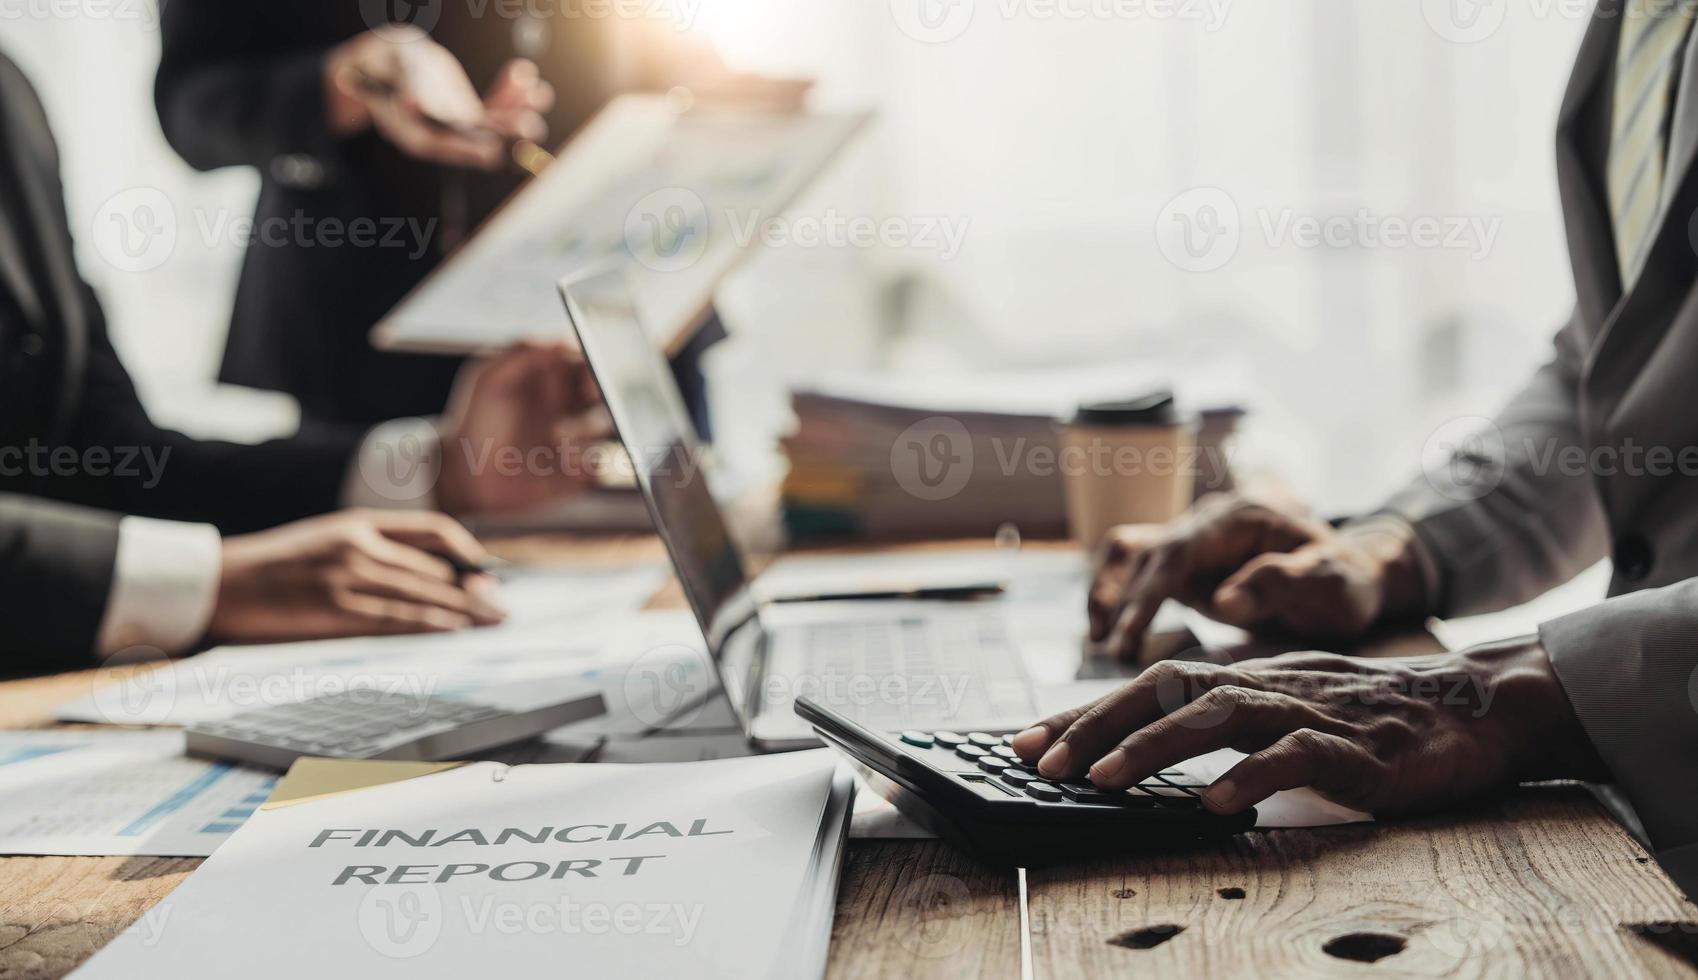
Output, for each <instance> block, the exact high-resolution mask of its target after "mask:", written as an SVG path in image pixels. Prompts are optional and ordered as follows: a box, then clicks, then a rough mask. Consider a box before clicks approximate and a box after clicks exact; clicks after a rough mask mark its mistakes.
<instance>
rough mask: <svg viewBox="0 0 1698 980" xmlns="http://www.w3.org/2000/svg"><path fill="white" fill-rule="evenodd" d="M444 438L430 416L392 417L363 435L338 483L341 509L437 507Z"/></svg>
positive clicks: (421, 508)
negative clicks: (340, 489)
mask: <svg viewBox="0 0 1698 980" xmlns="http://www.w3.org/2000/svg"><path fill="white" fill-rule="evenodd" d="M441 473H442V438H441V436H440V435H439V434H438V433H437V430H436V424H435V423H434V422H432V421H431V420H429V419H418V418H414V419H395V420H393V421H390V422H385V423H383V424H382V425H379V426H377V427H376V428H374V429H372V430H371V431H370V432H368V433H366V438H365V441H364V442H362V443H361V444H360V450H359V452H358V453H357V454H356V455H355V457H354V465H353V466H352V467H351V468H350V470H349V472H348V479H347V482H346V483H344V484H343V486H342V504H343V506H345V507H365V508H370V509H374V510H435V509H436V480H437V477H438V476H440V475H441Z"/></svg>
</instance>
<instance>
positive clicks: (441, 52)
mask: <svg viewBox="0 0 1698 980" xmlns="http://www.w3.org/2000/svg"><path fill="white" fill-rule="evenodd" d="M325 95H326V112H327V113H328V115H329V122H330V128H331V131H332V132H334V133H336V134H337V135H340V136H351V135H353V134H355V133H359V132H361V131H363V130H365V129H366V128H368V127H370V128H374V129H376V130H377V132H378V133H380V134H381V135H382V136H383V138H384V139H387V140H388V141H389V142H391V143H393V144H395V145H396V146H397V147H400V148H401V150H402V151H403V152H405V153H406V154H407V155H408V156H412V157H416V158H418V159H420V160H428V161H431V162H434V163H441V164H446V165H448V166H456V167H479V168H483V169H495V168H497V167H499V166H501V165H502V161H503V160H504V158H505V155H504V149H505V146H504V141H506V140H514V139H527V140H533V141H535V140H541V139H543V138H544V137H545V136H546V135H547V133H548V125H547V124H546V123H545V122H544V121H543V113H545V112H547V111H548V110H549V109H550V108H551V107H552V106H553V105H554V89H553V88H552V87H551V86H550V85H549V84H548V83H547V82H546V81H543V80H542V78H541V76H540V75H539V73H538V71H537V66H536V65H534V64H532V63H531V62H529V61H525V60H523V59H518V60H515V61H512V62H509V63H508V64H507V65H506V67H504V68H503V69H502V70H501V73H500V75H499V76H497V78H496V81H495V84H494V85H493V86H491V88H490V91H489V94H488V96H487V97H486V98H484V99H479V98H478V94H477V90H476V89H475V88H473V87H472V82H471V80H470V79H469V78H467V77H466V70H465V69H464V68H463V67H461V65H460V62H459V61H458V60H457V59H456V58H455V57H454V55H453V53H451V52H450V51H449V50H448V49H447V48H444V47H443V46H442V45H440V44H438V43H436V42H435V41H433V40H431V38H430V36H429V35H427V34H425V33H424V32H423V31H421V30H419V29H418V28H416V27H411V26H402V25H392V26H388V27H381V28H377V29H376V30H371V31H367V32H366V33H364V34H361V35H358V36H357V37H354V38H352V39H351V40H349V41H347V42H345V43H343V44H342V45H341V46H339V47H337V48H336V49H335V50H334V51H332V52H331V53H330V56H329V57H328V58H327V59H326V62H325Z"/></svg>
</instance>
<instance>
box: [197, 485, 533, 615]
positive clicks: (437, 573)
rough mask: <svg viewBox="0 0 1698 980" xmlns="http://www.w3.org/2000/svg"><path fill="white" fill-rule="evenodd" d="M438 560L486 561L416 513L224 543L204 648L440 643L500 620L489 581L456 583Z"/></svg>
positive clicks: (303, 525)
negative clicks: (339, 641)
mask: <svg viewBox="0 0 1698 980" xmlns="http://www.w3.org/2000/svg"><path fill="white" fill-rule="evenodd" d="M442 556H449V557H451V558H453V559H454V560H456V561H459V562H463V563H465V564H468V565H476V564H479V563H481V562H483V561H484V560H485V559H486V558H487V555H486V554H485V553H484V550H483V548H482V547H481V546H480V545H479V544H478V542H477V540H476V539H475V538H473V537H472V536H471V534H469V533H468V532H467V531H466V529H465V528H463V527H461V526H460V525H459V524H456V523H455V522H454V521H452V520H450V519H449V518H446V517H443V516H442V515H441V514H431V513H424V512H381V511H380V512H363V511H348V512H344V513H340V514H332V515H329V516H327V517H317V518H313V519H311V520H305V521H300V522H297V523H294V524H289V525H285V526H284V527H280V528H276V529H274V530H270V531H263V532H260V533H258V534H248V535H243V536H240V537H234V538H228V539H226V540H225V542H224V564H223V572H222V575H221V577H220V579H219V584H218V603H217V606H216V607H215V608H214V610H213V613H212V622H211V624H210V625H209V626H208V628H207V638H208V639H209V640H211V641H213V642H215V643H273V642H278V641H283V640H314V639H323V638H328V637H338V636H364V635H370V634H388V633H438V632H445V631H448V630H457V629H463V628H465V627H468V626H473V625H479V626H487V625H492V624H494V623H499V622H500V621H501V620H503V619H504V618H506V612H505V611H504V610H503V609H502V608H501V607H500V605H499V604H498V602H497V600H496V597H495V594H494V592H495V582H494V580H493V579H491V578H489V577H488V576H486V575H470V576H466V577H465V579H464V580H462V579H461V577H460V576H459V575H458V574H457V573H456V571H455V569H454V566H453V565H452V564H451V563H450V562H449V561H448V560H445V558H444V557H442Z"/></svg>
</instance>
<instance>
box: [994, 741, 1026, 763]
mask: <svg viewBox="0 0 1698 980" xmlns="http://www.w3.org/2000/svg"><path fill="white" fill-rule="evenodd" d="M991 751H992V752H995V753H996V754H997V755H1000V756H1002V757H1003V758H1004V759H1007V760H1008V761H1010V762H1013V761H1015V760H1017V759H1019V758H1020V757H1019V756H1018V755H1015V754H1014V750H1013V749H1011V748H1009V747H1008V746H1006V745H993V746H991Z"/></svg>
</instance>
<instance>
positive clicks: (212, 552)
mask: <svg viewBox="0 0 1698 980" xmlns="http://www.w3.org/2000/svg"><path fill="white" fill-rule="evenodd" d="M222 546H223V538H221V537H220V536H219V534H218V529H217V528H214V527H213V526H212V525H210V524H184V523H179V522H176V521H159V520H154V519H152V518H148V517H126V518H124V519H123V520H122V521H120V522H119V524H118V557H117V562H116V564H115V565H114V568H113V575H112V593H111V598H110V599H108V601H107V603H106V614H105V617H104V618H103V619H102V620H101V623H100V633H99V639H98V642H97V645H98V651H99V653H100V655H101V656H110V655H112V654H114V653H117V652H118V651H120V650H125V649H129V648H132V647H155V648H157V649H159V650H161V651H164V652H165V653H182V652H184V651H186V650H188V649H190V648H191V647H193V646H194V644H195V642H196V641H198V640H199V639H200V638H201V637H202V636H204V635H205V634H206V627H207V624H208V623H210V622H211V621H212V610H213V607H214V605H215V604H216V603H217V601H218V579H219V573H220V570H221V561H222V557H223V556H222V551H223V547H222Z"/></svg>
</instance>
